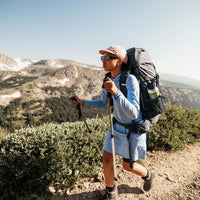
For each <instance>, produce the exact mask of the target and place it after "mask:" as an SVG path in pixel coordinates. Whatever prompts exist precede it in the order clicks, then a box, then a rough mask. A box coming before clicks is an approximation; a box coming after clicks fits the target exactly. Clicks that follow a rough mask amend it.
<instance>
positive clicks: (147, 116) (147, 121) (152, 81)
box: [104, 48, 164, 133]
mask: <svg viewBox="0 0 200 200" xmlns="http://www.w3.org/2000/svg"><path fill="white" fill-rule="evenodd" d="M127 55H128V63H127V64H126V65H123V66H122V72H121V78H120V90H121V92H122V93H123V94H124V96H126V97H127V89H126V79H127V77H128V75H129V74H133V75H134V76H135V77H136V78H137V80H138V83H139V86H140V111H141V113H142V118H143V120H142V121H139V122H135V121H132V124H131V127H129V126H127V125H126V124H122V125H124V126H125V127H127V128H129V129H131V130H132V131H133V132H134V133H147V132H148V131H149V129H150V127H151V126H152V125H153V124H155V123H156V122H157V121H158V119H159V117H160V114H161V113H162V112H163V111H164V104H163V96H162V94H161V90H160V85H159V75H158V73H157V72H156V68H155V66H154V64H153V63H152V61H151V58H150V56H149V54H148V52H147V51H146V50H144V49H142V48H130V49H128V50H127ZM108 76H109V77H110V76H111V73H110V72H109V73H107V74H106V77H108ZM104 81H105V79H104ZM115 120H116V119H114V123H115ZM119 123H120V122H119Z"/></svg>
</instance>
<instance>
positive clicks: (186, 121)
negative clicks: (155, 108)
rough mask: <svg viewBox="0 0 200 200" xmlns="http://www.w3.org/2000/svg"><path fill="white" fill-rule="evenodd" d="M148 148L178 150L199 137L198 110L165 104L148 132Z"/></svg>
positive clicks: (199, 113) (199, 118) (199, 112)
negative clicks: (157, 119) (163, 109)
mask: <svg viewBox="0 0 200 200" xmlns="http://www.w3.org/2000/svg"><path fill="white" fill-rule="evenodd" d="M149 137H150V140H149V144H148V148H149V150H172V151H174V150H179V149H183V148H184V146H185V144H187V143H193V142H195V141H197V140H199V139H200V110H189V109H183V108H182V107H181V106H176V105H171V104H170V103H168V104H165V112H164V113H163V114H162V116H161V118H160V120H159V121H158V123H157V124H155V125H154V126H153V127H152V128H151V131H150V133H149Z"/></svg>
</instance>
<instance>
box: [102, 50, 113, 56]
mask: <svg viewBox="0 0 200 200" xmlns="http://www.w3.org/2000/svg"><path fill="white" fill-rule="evenodd" d="M99 53H100V54H102V55H104V54H105V53H110V54H112V55H115V54H114V53H113V52H112V51H109V50H100V51H99Z"/></svg>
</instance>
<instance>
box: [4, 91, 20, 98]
mask: <svg viewBox="0 0 200 200" xmlns="http://www.w3.org/2000/svg"><path fill="white" fill-rule="evenodd" d="M0 97H1V98H2V99H7V98H19V97H21V94H20V92H15V93H13V94H11V95H1V96H0Z"/></svg>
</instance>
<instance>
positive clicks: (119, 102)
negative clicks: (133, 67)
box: [84, 74, 142, 124]
mask: <svg viewBox="0 0 200 200" xmlns="http://www.w3.org/2000/svg"><path fill="white" fill-rule="evenodd" d="M120 76H121V74H119V75H118V76H117V77H116V78H111V80H112V81H114V83H115V85H116V87H117V88H118V91H117V93H116V94H115V95H112V98H113V104H114V112H113V116H114V117H115V118H116V120H117V121H119V122H121V123H123V124H131V122H132V120H136V121H141V120H142V117H141V114H140V104H139V102H140V101H139V98H140V95H139V92H140V89H139V84H138V81H137V79H136V77H135V76H134V75H131V74H129V75H128V77H127V79H126V88H127V98H126V97H125V96H124V95H123V93H122V92H121V91H120V90H119V89H120V85H119V82H120ZM84 102H85V105H86V106H90V107H104V106H106V105H107V103H108V99H107V92H106V91H105V89H103V91H102V95H101V99H100V100H96V101H93V100H84Z"/></svg>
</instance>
